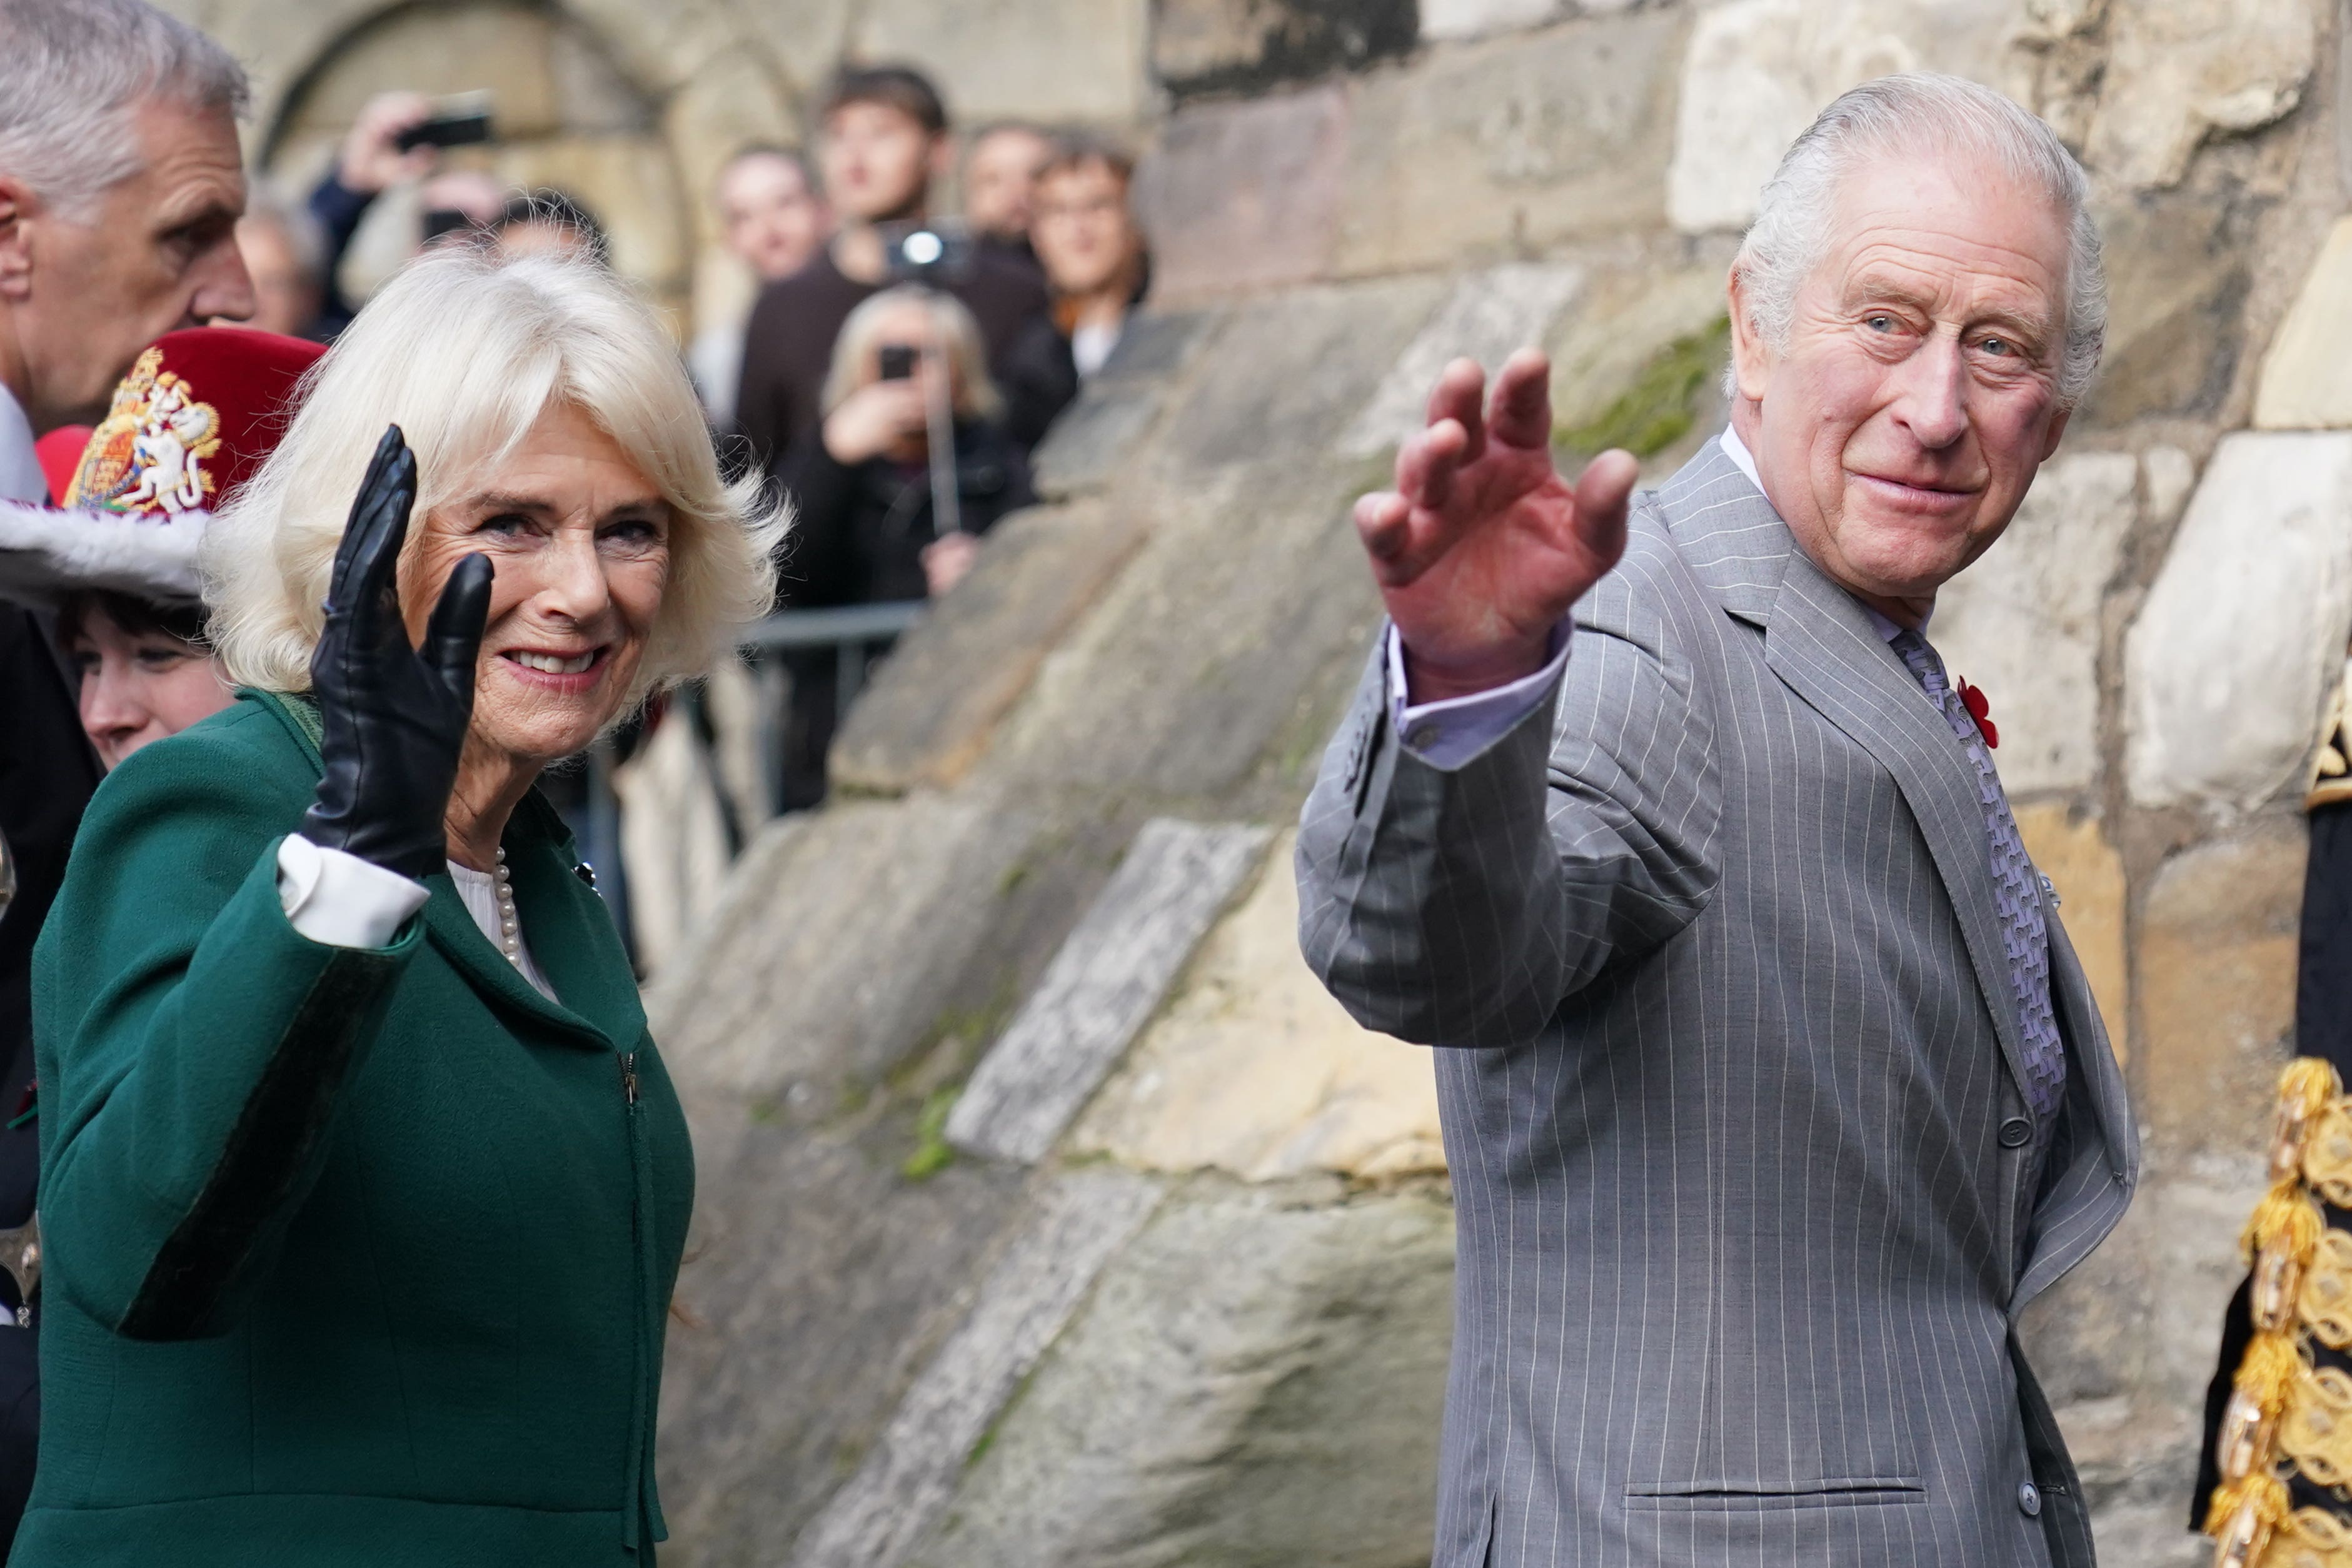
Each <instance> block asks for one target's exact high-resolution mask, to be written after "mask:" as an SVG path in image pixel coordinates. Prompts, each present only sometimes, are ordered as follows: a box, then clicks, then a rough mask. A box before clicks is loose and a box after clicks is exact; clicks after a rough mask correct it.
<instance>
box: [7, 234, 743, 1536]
mask: <svg viewBox="0 0 2352 1568" xmlns="http://www.w3.org/2000/svg"><path fill="white" fill-rule="evenodd" d="M314 374H315V376H316V380H315V382H314V383H313V384H312V387H311V391H310V395H309V397H308V399H307V401H306V402H305V403H304V405H303V406H302V408H301V411H300V412H299V414H298V415H297V416H296V417H295V419H294V421H293V423H292V424H291V426H289V429H288V431H287V434H286V437H285V438H284V440H283V441H282V443H281V444H280V445H279V446H278V449H277V451H276V452H275V453H274V454H273V455H272V456H271V458H270V459H269V461H268V464H267V465H266V466H265V467H264V468H262V470H261V471H260V472H259V473H258V474H257V476H256V477H255V478H254V479H253V480H252V481H250V482H249V483H248V484H247V486H246V487H245V488H244V489H241V490H239V491H238V492H237V494H236V496H235V497H233V498H232V499H231V500H230V501H229V504H228V505H227V507H226V509H225V510H224V511H223V513H222V514H221V515H220V516H219V517H218V518H217V519H216V520H215V522H214V525H213V531H212V535H211V537H210V538H208V540H207V542H206V546H205V548H206V552H207V557H208V559H207V563H206V564H207V571H208V574H209V577H210V580H211V582H212V584H213V589H214V593H213V600H214V605H215V614H214V619H213V632H214V640H215V647H216V648H217V650H218V653H219V657H220V658H221V659H222V661H223V662H224V664H225V665H226V668H227V670H228V672H229V673H230V675H231V676H232V677H233V678H234V679H236V680H237V681H238V682H239V683H240V684H241V685H242V686H243V687H244V688H245V690H243V691H242V692H241V693H240V700H238V701H237V702H236V704H235V705H234V706H233V707H232V708H231V709H230V710H228V711H226V712H225V713H222V714H220V715H217V716H216V717H215V718H213V719H210V720H207V721H204V722H203V723H200V724H198V725H196V726H194V728H192V729H190V730H187V731H184V732H183V733H181V734H179V735H176V736H173V737H172V738H171V739H169V740H165V741H160V742H156V743H155V744H153V745H152V746H149V747H147V748H145V749H144V750H142V751H141V752H138V753H137V754H136V755H134V756H132V757H131V758H130V759H129V760H128V761H126V762H125V763H123V765H122V766H121V768H119V769H117V770H116V771H115V772H114V773H112V774H110V776H109V777H108V779H107V781H106V783H105V784H104V786H103V787H102V788H101V789H100V792H99V794H98V795H97V797H96V799H95V800H94V801H93V802H92V803H91V806H90V810H89V815H88V816H87V817H86V818H85V819H84V822H83V826H82V830H81V834H80V837H79V839H78V841H77V842H76V845H75V847H74V852H73V858H72V861H71V864H70V868H69V869H68V874H67V879H66V885H65V889H64V890H63V892H62V893H61V894H60V895H59V897H58V902H57V905H56V907H55V909H54V910H53V911H52V912H51V914H50V917H49V921H48V923H47V928H46V930H45V931H44V932H43V934H42V939H41V943H40V946H39V949H38V951H37V955H36V960H35V1001H34V1006H35V1020H36V1021H35V1030H36V1037H37V1062H38V1068H39V1074H40V1078H39V1083H40V1096H41V1100H42V1116H41V1121H42V1129H43V1150H42V1163H41V1216H40V1217H41V1224H42V1227H43V1233H44V1237H45V1241H46V1251H47V1257H46V1272H45V1276H44V1279H43V1281H42V1287H41V1288H42V1291H43V1300H44V1302H45V1308H44V1310H45V1313H46V1316H47V1323H46V1329H45V1333H44V1338H43V1342H42V1377H43V1382H44V1391H43V1392H44V1404H45V1406H46V1408H45V1410H44V1423H43V1429H42V1434H41V1451H40V1464H39V1470H38V1474H37V1479H36V1481H35V1484H34V1490H33V1500H32V1506H31V1508H30V1510H28V1512H27V1513H26V1519H25V1523H24V1528H23V1531H22V1533H21V1534H20V1535H19V1536H18V1538H17V1544H16V1552H15V1555H14V1556H13V1558H12V1559H11V1561H12V1563H15V1564H17V1565H18V1568H68V1565H70V1568H98V1565H100V1564H117V1563H120V1564H131V1563H137V1564H142V1565H146V1564H158V1563H170V1564H173V1568H231V1565H236V1568H247V1565H250V1564H260V1563H282V1564H312V1563H317V1564H334V1565H337V1568H362V1565H369V1564H386V1565H389V1564H401V1565H404V1568H405V1565H408V1564H426V1563H429V1564H434V1565H436V1568H463V1565H467V1564H481V1565H484V1568H488V1565H490V1564H497V1565H499V1568H521V1565H536V1564H546V1565H549V1568H555V1565H558V1564H561V1565H562V1568H576V1565H580V1564H590V1563H616V1564H617V1563H635V1564H640V1565H643V1564H647V1563H651V1562H652V1559H653V1547H654V1543H655V1542H657V1541H659V1540H661V1539H662V1537H663V1534H664V1531H663V1527H662V1521H661V1508H660V1504H659V1501H658V1500H657V1499H656V1495H655V1488H654V1468H653V1433H654V1415H655V1410H656V1403H657V1396H658V1391H659V1382H660V1373H661V1348H662V1331H663V1323H664V1316H665V1311H666V1309H667V1304H668V1300H669V1294H670V1289H671V1286H672V1284H673V1282H674V1280H675V1278H676V1275H677V1263H678V1257H679V1252H680V1249H681V1247H682V1246H683V1244H684V1238H685V1233H686V1225H687V1217H688V1210H689V1208H690V1206H691V1204H692V1196H693V1165H692V1157H691V1153H690V1152H689V1150H688V1142H687V1131H686V1123H685V1120H684V1118H683V1117H682V1116H681V1114H680V1112H679V1110H678V1105H677V1097H676V1095H675V1094H674V1093H673V1092H672V1090H671V1088H670V1084H669V1079H668V1078H667V1074H666V1073H665V1072H664V1071H663V1068H662V1065H661V1058H660V1056H659V1054H658V1053H657V1051H656V1048H655V1047H654V1044H653V1041H652V1040H651V1039H650V1038H648V1037H647V1036H646V1026H645V1016H644V1014H643V1012H642V1011H641V1010H640V1009H639V1006H638V1003H637V993H636V986H635V982H634V980H633V978H632V976H631V974H630V972H629V967H628V964H627V962H626V960H625V957H624V955H623V953H622V950H621V947H620V943H619V942H618V941H617V939H616V937H615V935H614V930H613V927H612V924H611V921H609V919H608V918H607V917H606V915H605V912H604V909H603V907H602V905H601V903H600V902H599V900H598V899H597V897H596V895H595V893H594V892H593V890H592V889H591V886H590V878H589V874H588V872H587V868H584V867H583V866H582V865H581V864H580V862H579V857H578V854H577V852H576V850H575V849H574V847H573V845H572V841H571V839H570V838H569V837H567V835H566V834H565V832H564V830H563V828H562V824H561V822H560V820H559V819H558V818H557V816H556V815H555V813H554V812H553V811H552V810H551V808H550V807H549V806H548V805H547V804H546V802H545V801H544V800H543V799H542V798H541V797H540V796H539V795H537V793H536V792H535V791H534V790H533V788H532V784H533V781H534V780H535V779H536V778H537V776H538V774H539V773H540V771H541V769H542V768H543V767H545V766H546V765H547V764H549V763H552V762H555V761H557V760H558V759H561V758H563V757H566V756H569V755H572V754H573V753H575V752H579V751H580V750H581V749H582V748H583V747H584V746H586V745H587V744H588V743H589V742H591V741H592V740H593V738H594V737H595V735H596V734H597V733H598V732H599V731H601V730H603V729H604V727H606V726H607V725H609V724H611V723H612V722H614V721H615V720H616V719H617V718H619V717H620V716H621V715H623V714H624V713H625V712H627V711H628V710H630V709H631V708H632V707H634V705H635V704H636V703H637V702H638V701H639V700H642V699H643V698H644V697H645V696H646V694H647V693H648V692H649V691H651V690H653V689H656V688H657V687H659V686H661V685H662V684H664V683H665V682H667V681H671V680H674V679H677V678H679V677H681V676H684V675H686V674H688V673H690V672H692V671H693V670H694V669H696V668H698V666H699V665H700V664H701V662H702V661H703V660H704V659H705V658H707V657H708V656H709V654H711V653H712V652H713V651H714V650H716V649H717V648H718V647H720V646H721V645H722V643H723V641H724V639H725V636H726V633H727V629H728V628H729V627H730V626H733V625H734V624H736V623H738V622H740V621H742V620H744V619H747V618H749V617H751V616H753V615H756V614H757V613H758V612H759V611H760V610H761V609H762V608H763V607H764V605H765V604H766V601H767V599H768V598H769V596H770V594H771V592H772V581H771V574H770V569H769V567H768V564H767V563H768V560H769V556H770V551H771V547H772V544H773V542H774V539H775V535H776V533H777V532H778V531H779V530H780V528H781V526H782V524H781V521H779V520H778V519H776V518H774V517H772V516H771V515H769V514H768V513H767V512H766V511H764V510H762V508H761V503H759V502H758V501H756V500H754V499H753V498H752V496H751V493H750V491H749V490H748V489H746V488H736V489H730V488H729V487H728V486H727V485H725V484H724V483H723V482H722V480H721V479H720V476H719V470H718V468H717V465H716V462H715V461H714V458H713V456H712V452H711V449H710V445H709V439H708V437H707V436H706V435H705V434H704V428H703V425H702V422H701V418H700V416H699V414H698V412H697V408H696V404H695V400H694V394H693V391H692V389H691V388H690V387H689V385H688V383H687V379H686V377H685V374H683V372H681V371H680V369H679V368H678V365H677V356H676V353H675V351H674V350H673V349H672V348H671V346H670V344H669V342H668V341H667V338H666V336H665V335H664V334H663V332H662V331H661V328H660V327H659V325H658V324H657V323H656V321H655V320H654V318H653V317H652V315H651V313H650V312H649V311H648V310H646V307H645V306H644V305H643V304H641V303H640V302H639V301H638V300H636V299H635V298H634V297H633V296H632V295H630V294H629V293H628V292H627V290H626V289H625V288H624V287H623V285H621V284H620V283H619V282H617V281H616V280H615V279H613V278H612V276H611V275H610V274H609V273H606V272H604V271H603V270H602V269H600V268H597V267H595V266H593V264H589V263H584V262H573V261H561V260H553V259H546V258H540V259H531V260H524V261H517V262H512V263H508V264H503V265H502V264H501V263H499V261H497V260H496V259H494V258H488V257H486V256H483V255H481V254H479V253H478V252H475V251H473V250H470V249H465V248H452V249H449V250H446V251H444V252H442V253H439V254H436V255H435V256H433V257H430V258H425V259H424V260H421V261H419V262H416V263H415V264H414V265H412V266H411V267H410V268H408V269H407V270H405V271H404V272H403V273H402V274H401V275H400V276H398V277H397V278H395V279H394V281H393V282H392V283H391V284H390V285H388V286H387V287H386V288H385V289H384V290H383V292H382V293H381V294H380V295H379V296H378V298H377V299H376V300H374V301H373V303H371V304H370V305H369V306H368V308H367V309H366V310H364V311H362V313H361V315H360V317H359V320H358V321H357V322H356V324H355V325H354V326H353V327H352V330H351V331H349V332H348V333H347V334H346V335H345V336H344V337H343V338H342V340H341V342H339V343H337V345H336V346H335V347H334V349H333V350H332V351H331V353H329V354H328V355H327V357H326V359H325V360H324V361H323V362H321V363H320V367H319V368H318V370H317V371H316V372H315V373H314ZM354 497H356V499H354Z"/></svg>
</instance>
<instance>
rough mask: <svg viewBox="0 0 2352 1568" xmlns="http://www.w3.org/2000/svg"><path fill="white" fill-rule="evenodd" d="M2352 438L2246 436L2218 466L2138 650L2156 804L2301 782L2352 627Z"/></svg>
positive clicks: (2134, 688) (2257, 794) (2135, 673)
mask: <svg viewBox="0 0 2352 1568" xmlns="http://www.w3.org/2000/svg"><path fill="white" fill-rule="evenodd" d="M2347 516H2352V433H2336V432H2313V433H2307V434H2306V433H2286V432H2267V431H2263V432H2252V431H2250V432H2242V433H2240V434H2238V435H2235V436H2231V437H2226V438H2225V439H2224V440H2223V441H2222V442H2221V446H2220V447H2217V448H2216V449H2215V450H2214V453H2213V457H2212V459H2211V460H2210V462H2209V463H2207V464H2206V466H2205V476H2204V478H2203V479H2202V480H2201V481H2200V483H2199V485H2198V487H2197V493H2196V495H2195V497H2194V498H2192V499H2191V500H2190V501H2189V510H2188V513H2187V515H2186V516H2184V517H2183V518H2182V520H2181V523H2180V529H2179V533H2178V534H2177V535H2176V536H2175V537H2174V539H2173V542H2172V551H2171V553H2170V554H2169V555H2168V556H2167V557H2166V558H2165V563H2164V568H2163V570H2162V571H2161V572H2160V573H2158V575H2157V579H2156V583H2155V585H2154V586H2153V587H2152V588H2150V589H2149V591H2148V595H2147V602H2146V604H2145V605H2143V606H2142V607H2141V610H2140V613H2139V617H2138V619H2137V621H2136V622H2134V623H2133V626H2132V629H2131V632H2130V635H2129V637H2128V638H2127V640H2126V649H2125V675H2126V687H2125V697H2126V707H2127V710H2128V715H2129V726H2130V728H2129V751H2128V761H2129V778H2130V784H2131V792H2132V795H2133V797H2134V798H2135V799H2137V800H2138V801H2141V802H2143V803H2145V804H2147V805H2163V804H2166V803H2168V802H2173V801H2201V802H2208V803H2211V804H2215V805H2227V806H2238V807H2247V806H2252V805H2255V804H2256V803H2258V802H2260V801H2262V800H2263V799H2264V798H2266V797H2267V796H2269V795H2272V794H2273V793H2274V792H2276V791H2277V790H2279V789H2280V788H2281V787H2283V786H2284V785H2286V784H2290V783H2292V782H2294V781H2295V780H2296V778H2297V776H2298V774H2299V772H2300V769H2301V767H2302V765H2303V763H2304V760H2305V757H2306V756H2307V755H2308V754H2309V752H2310V748H2311V746H2312V743H2313V742H2314V741H2315V732H2316V731H2317V728H2318V723H2319V712H2320V704H2321V701H2322V699H2323V696H2324V694H2325V693H2326V689H2327V688H2328V686H2329V685H2330V684H2331V683H2332V682H2333V681H2334V680H2335V679H2336V678H2337V672H2338V671H2339V670H2340V669H2341V668H2343V666H2342V660H2343V657H2344V647H2345V640H2346V637H2347V632H2348V631H2352V530H2347V527H2346V526H2345V520H2346V518H2347Z"/></svg>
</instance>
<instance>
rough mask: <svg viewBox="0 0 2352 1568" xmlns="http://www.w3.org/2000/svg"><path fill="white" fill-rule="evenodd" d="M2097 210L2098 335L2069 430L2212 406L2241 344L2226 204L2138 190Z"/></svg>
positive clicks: (2239, 285) (2239, 235)
mask: <svg viewBox="0 0 2352 1568" xmlns="http://www.w3.org/2000/svg"><path fill="white" fill-rule="evenodd" d="M2097 216H2098V219H2099V231H2100V236H2101V238H2102V240H2103V242H2104V246H2105V258H2106V268H2107V301H2108V306H2107V337H2106V344H2105V352H2104V353H2103V354H2102V356H2101V359H2100V363H2099V378H2098V380H2097V381H2096V382H2095V384H2093V385H2092V388H2091V395H2090V398H2089V401H2088V402H2087V403H2086V404H2085V405H2084V410H2083V420H2081V421H2078V422H2077V425H2078V428H2079V427H2080V425H2081V424H2082V423H2083V422H2085V421H2086V422H2089V423H2093V424H2099V425H2121V424H2125V423H2126V422H2127V421H2130V420H2133V419H2137V418H2140V417H2142V416H2146V415H2150V414H2190V413H2198V412H2202V411H2206V410H2210V409H2212V408H2214V407H2217V406H2218V405H2220V402H2221V398H2222V397H2223V396H2224V395H2226V394H2227V393H2228V391H2229V388H2230V382H2231V377H2232V376H2233V375H2234V374H2236V370H2237V364H2238V353H2239V348H2240V344H2241V342H2242V331H2243V329H2242V323H2241V321H2240V319H2239V318H2240V307H2241V306H2242V304H2243V303H2244V300H2245V295H2246V289H2247V279H2248V269H2247V266H2246V254H2245V247H2244V241H2245V239H2246V238H2247V235H2246V233H2245V232H2244V226H2242V225H2241V224H2240V223H2238V222H2237V220H2236V219H2235V218H2234V217H2233V215H2232V214H2231V210H2230V208H2229V206H2228V205H2226V204H2224V203H2221V202H2218V201H2213V200H2210V199H2207V198H2204V197H2201V196H2199V195H2192V194H2190V193H2188V192H2182V191H2163V192H2142V193H2140V194H2139V195H2135V196H2129V197H2126V198H2123V199H2120V200H2117V201H2115V202H2112V203H2107V204H2103V205H2101V206H2100V208H2099V210H2098V215H2097Z"/></svg>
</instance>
